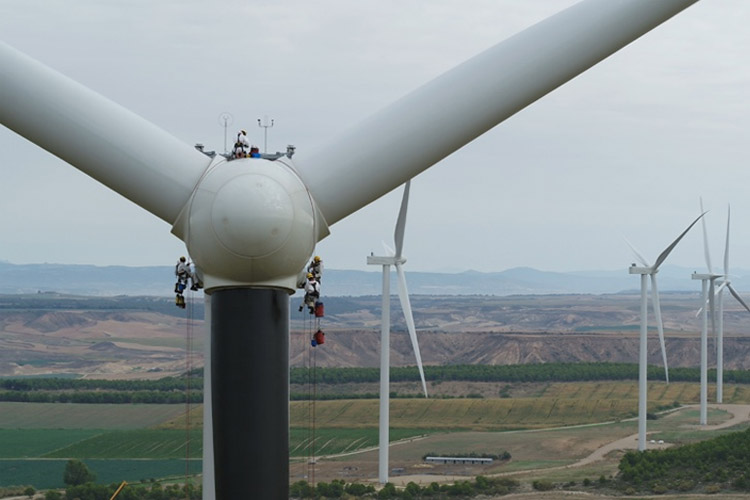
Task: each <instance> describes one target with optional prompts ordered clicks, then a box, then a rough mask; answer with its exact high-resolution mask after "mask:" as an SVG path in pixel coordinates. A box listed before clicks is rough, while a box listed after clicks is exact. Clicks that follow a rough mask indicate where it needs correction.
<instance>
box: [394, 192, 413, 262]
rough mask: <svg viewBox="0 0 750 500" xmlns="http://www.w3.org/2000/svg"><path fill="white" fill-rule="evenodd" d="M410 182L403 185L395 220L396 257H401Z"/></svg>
mask: <svg viewBox="0 0 750 500" xmlns="http://www.w3.org/2000/svg"><path fill="white" fill-rule="evenodd" d="M410 185H411V181H406V184H404V196H403V198H401V209H400V210H399V211H398V219H397V220H396V230H395V232H394V233H393V241H395V242H396V257H401V251H402V250H403V248H404V229H406V209H407V208H408V206H409V186H410Z"/></svg>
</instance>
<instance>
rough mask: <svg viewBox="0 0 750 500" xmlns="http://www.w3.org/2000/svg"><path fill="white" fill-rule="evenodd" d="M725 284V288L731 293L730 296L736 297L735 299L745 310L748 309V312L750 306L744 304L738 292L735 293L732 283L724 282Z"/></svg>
mask: <svg viewBox="0 0 750 500" xmlns="http://www.w3.org/2000/svg"><path fill="white" fill-rule="evenodd" d="M726 285H727V288H728V289H729V293H731V294H732V296H733V297H734V298H735V299H737V301H738V302H739V303H740V304H742V307H744V308H745V309H747V311H748V312H750V307H748V306H747V304H745V301H744V300H742V297H740V294H739V293H737V291H736V290H735V289H734V287H733V286H732V285H730V284H729V283H726Z"/></svg>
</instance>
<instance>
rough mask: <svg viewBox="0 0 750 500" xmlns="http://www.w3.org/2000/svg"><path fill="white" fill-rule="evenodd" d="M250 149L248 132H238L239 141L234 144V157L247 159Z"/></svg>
mask: <svg viewBox="0 0 750 500" xmlns="http://www.w3.org/2000/svg"><path fill="white" fill-rule="evenodd" d="M249 148H250V141H248V140H247V132H245V130H244V129H243V130H240V131H239V132H237V140H236V141H235V142H234V157H235V158H245V157H246V156H247V154H246V152H245V151H246V150H247V149H249Z"/></svg>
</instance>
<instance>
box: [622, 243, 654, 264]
mask: <svg viewBox="0 0 750 500" xmlns="http://www.w3.org/2000/svg"><path fill="white" fill-rule="evenodd" d="M625 243H627V244H628V246H629V247H630V250H631V251H632V252H633V255H635V258H636V259H638V262H640V263H641V265H643V267H651V266H650V265H649V263H648V261H647V260H646V259H645V258H644V257H643V255H641V253H640V252H639V251H638V250H637V249H636V248H635V245H633V244H632V243H630V241H629V240H628V239H627V238H625Z"/></svg>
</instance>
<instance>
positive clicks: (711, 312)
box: [708, 280, 718, 348]
mask: <svg viewBox="0 0 750 500" xmlns="http://www.w3.org/2000/svg"><path fill="white" fill-rule="evenodd" d="M714 298H715V292H714V280H709V288H708V314H709V315H710V316H711V335H713V336H714V339H716V338H717V336H718V333H717V331H716V312H715V311H716V309H715V308H714V304H715V302H716V301H715V300H714ZM714 348H716V341H715V340H714Z"/></svg>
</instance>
